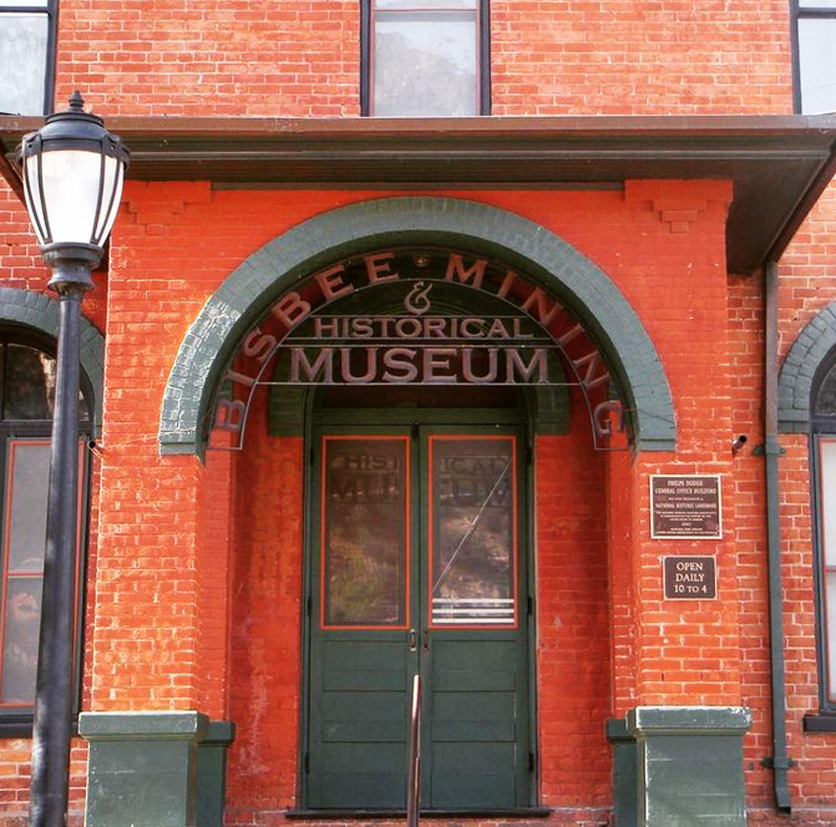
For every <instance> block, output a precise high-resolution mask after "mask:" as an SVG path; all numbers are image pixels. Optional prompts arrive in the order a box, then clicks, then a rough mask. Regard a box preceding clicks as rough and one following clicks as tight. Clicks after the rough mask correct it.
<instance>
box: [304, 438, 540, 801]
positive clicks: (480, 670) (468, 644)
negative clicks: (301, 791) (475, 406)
mask: <svg viewBox="0 0 836 827" xmlns="http://www.w3.org/2000/svg"><path fill="white" fill-rule="evenodd" d="M381 430H382V429H378V430H377V432H373V431H372V430H371V429H369V430H367V431H365V432H364V431H363V430H362V429H354V430H353V432H352V433H350V434H336V433H323V434H321V435H320V436H319V437H318V439H317V442H316V456H315V459H316V462H317V463H318V467H319V473H318V475H317V479H318V480H319V482H320V485H319V490H318V492H317V497H316V505H315V508H314V514H315V515H316V519H315V520H314V530H313V532H312V540H313V560H312V563H313V566H312V569H313V575H314V577H313V579H312V590H311V594H312V612H311V633H310V644H311V650H310V658H309V664H310V677H309V712H308V720H309V726H308V730H309V732H308V760H307V761H306V764H307V774H306V785H305V791H306V801H307V806H308V807H310V808H312V809H316V808H352V809H353V808H357V809H403V808H404V807H405V800H406V792H405V790H406V756H407V750H408V744H407V739H408V731H409V707H410V698H409V692H410V689H411V684H412V676H413V675H414V674H416V673H420V674H421V676H422V679H423V686H424V705H423V710H422V718H423V721H422V723H423V728H422V732H423V736H422V737H423V746H422V753H423V758H422V768H423V774H422V806H423V807H424V808H425V809H485V808H486V807H520V806H525V805H527V804H528V803H529V800H528V794H529V792H528V791H529V786H530V785H529V777H528V775H529V769H528V750H529V740H528V671H529V670H528V642H527V630H526V628H525V627H526V618H525V615H524V613H521V612H520V611H519V606H520V605H522V606H525V605H526V601H525V595H524V583H525V577H524V573H523V572H522V571H521V566H522V563H521V556H522V555H521V554H520V552H519V549H520V547H521V540H520V526H519V517H518V515H519V513H520V504H521V502H522V490H521V488H522V486H521V485H520V483H519V477H520V474H519V468H518V462H517V447H516V446H517V436H516V435H515V434H514V433H513V432H512V431H511V430H510V429H509V430H508V432H507V433H498V432H497V429H496V428H494V429H492V431H491V434H490V435H488V434H480V433H478V432H476V430H474V429H471V431H470V432H468V433H465V432H463V431H462V429H458V430H454V429H450V428H448V429H440V428H436V427H430V426H422V427H421V428H419V429H412V430H411V431H410V432H409V433H406V432H400V433H399V432H397V431H396V430H392V429H390V432H389V433H381ZM521 584H522V585H523V587H522V588H521Z"/></svg>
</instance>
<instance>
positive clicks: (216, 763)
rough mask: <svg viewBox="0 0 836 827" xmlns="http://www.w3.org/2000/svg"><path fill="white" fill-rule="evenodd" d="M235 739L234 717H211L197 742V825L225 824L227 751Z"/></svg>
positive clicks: (218, 825)
mask: <svg viewBox="0 0 836 827" xmlns="http://www.w3.org/2000/svg"><path fill="white" fill-rule="evenodd" d="M234 739H235V724H234V723H232V722H231V721H210V723H209V730H208V731H207V733H206V737H205V738H204V739H203V740H202V741H200V743H199V744H198V746H197V823H198V827H223V823H224V805H225V803H226V755H227V749H228V748H229V745H230V744H231V743H232V742H233V740H234Z"/></svg>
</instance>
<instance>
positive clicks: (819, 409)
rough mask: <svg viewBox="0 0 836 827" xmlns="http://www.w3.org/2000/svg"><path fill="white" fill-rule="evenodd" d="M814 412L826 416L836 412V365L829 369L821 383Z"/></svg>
mask: <svg viewBox="0 0 836 827" xmlns="http://www.w3.org/2000/svg"><path fill="white" fill-rule="evenodd" d="M813 412H814V413H817V414H820V415H824V416H828V415H834V414H836V365H834V366H833V367H832V368H831V369H830V370H829V371H828V373H827V376H825V377H824V381H823V382H822V383H821V387H820V388H819V393H818V396H817V397H816V402H815V405H814V406H813Z"/></svg>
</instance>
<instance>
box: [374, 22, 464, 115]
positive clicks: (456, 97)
mask: <svg viewBox="0 0 836 827" xmlns="http://www.w3.org/2000/svg"><path fill="white" fill-rule="evenodd" d="M374 114H375V115H377V116H399V115H416V116H419V115H429V116H445V115H446V116H460V115H475V114H476V12H475V11H473V12H471V11H462V12H432V11H421V12H408V11H401V12H394V11H392V12H382V11H381V12H377V13H376V14H375V24H374Z"/></svg>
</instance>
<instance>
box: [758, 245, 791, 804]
mask: <svg viewBox="0 0 836 827" xmlns="http://www.w3.org/2000/svg"><path fill="white" fill-rule="evenodd" d="M764 304H765V316H766V318H765V335H764V350H765V354H764V356H765V360H764V362H765V364H764V367H765V374H766V375H765V389H764V397H765V398H764V402H765V405H764V407H765V412H764V445H763V454H764V461H765V464H766V543H767V565H768V571H769V638H770V648H769V655H770V666H771V675H772V757H770V758H764V759H763V761H762V764H763V765H764V766H765V767H770V768H771V769H772V771H773V786H774V789H775V801H776V804H777V806H778V809H779V810H780V811H781V812H784V813H789V812H790V811H791V810H792V802H791V800H790V790H789V781H788V771H789V769H790V767H792V766H793V762H792V759H790V757H789V756H788V755H787V719H786V691H785V674H784V606H783V587H782V582H781V523H780V514H779V509H780V504H781V498H780V490H779V479H778V458H779V457H780V455H781V453H782V449H781V447H780V445H779V444H778V263H777V262H775V261H767V263H766V271H765V279H764Z"/></svg>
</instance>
